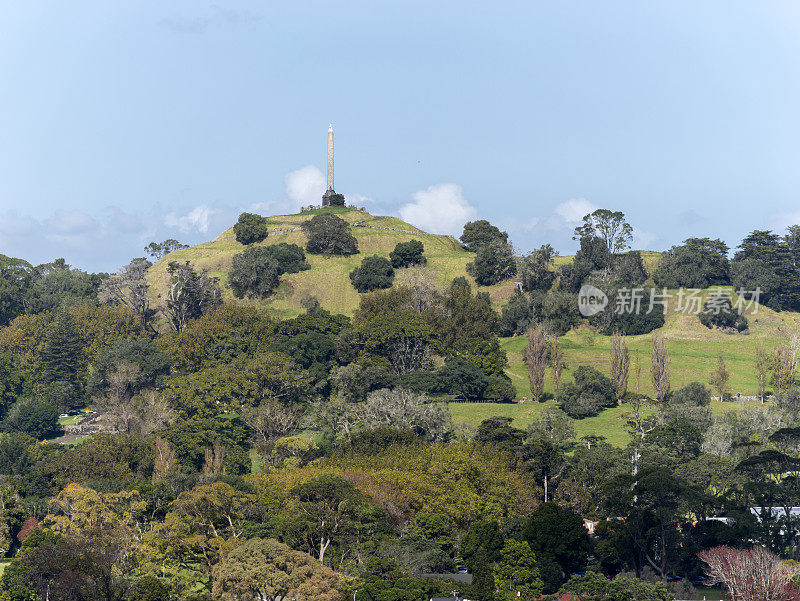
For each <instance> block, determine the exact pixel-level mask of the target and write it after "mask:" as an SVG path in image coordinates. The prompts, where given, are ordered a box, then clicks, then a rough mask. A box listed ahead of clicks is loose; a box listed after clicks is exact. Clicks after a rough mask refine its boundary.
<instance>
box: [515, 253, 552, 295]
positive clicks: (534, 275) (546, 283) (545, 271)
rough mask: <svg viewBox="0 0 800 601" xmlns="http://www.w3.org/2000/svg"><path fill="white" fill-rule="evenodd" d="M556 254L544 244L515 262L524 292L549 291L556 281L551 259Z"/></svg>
mask: <svg viewBox="0 0 800 601" xmlns="http://www.w3.org/2000/svg"><path fill="white" fill-rule="evenodd" d="M557 256H558V252H557V251H556V250H555V249H554V248H553V247H552V246H550V245H549V244H545V245H543V246H541V247H539V248H537V249H536V250H534V251H531V252H529V253H528V254H527V255H525V256H524V257H520V258H519V259H518V260H517V271H518V273H519V279H520V281H521V282H522V289H523V290H524V291H525V292H530V291H531V290H550V287H551V286H552V285H553V282H554V281H555V279H556V271H555V269H553V258H554V257H557Z"/></svg>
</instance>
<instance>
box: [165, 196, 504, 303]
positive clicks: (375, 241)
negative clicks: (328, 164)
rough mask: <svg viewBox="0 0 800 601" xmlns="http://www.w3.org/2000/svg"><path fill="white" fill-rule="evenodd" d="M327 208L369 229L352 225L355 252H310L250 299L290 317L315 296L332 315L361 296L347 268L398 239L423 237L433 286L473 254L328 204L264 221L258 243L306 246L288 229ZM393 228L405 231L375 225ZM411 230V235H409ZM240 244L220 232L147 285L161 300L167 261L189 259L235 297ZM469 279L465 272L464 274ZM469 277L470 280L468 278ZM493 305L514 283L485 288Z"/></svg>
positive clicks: (178, 255) (448, 240)
mask: <svg viewBox="0 0 800 601" xmlns="http://www.w3.org/2000/svg"><path fill="white" fill-rule="evenodd" d="M321 211H326V212H332V213H336V214H337V215H338V216H339V217H341V218H342V219H344V220H346V221H348V222H350V223H363V224H364V225H367V226H373V227H353V228H352V233H353V235H354V236H355V237H356V239H357V240H358V249H359V253H358V254H357V255H353V256H350V257H327V256H320V255H308V262H309V263H310V264H311V269H309V270H308V271H304V272H301V273H295V274H287V275H284V276H282V277H281V285H280V286H279V287H278V290H277V292H276V293H275V294H274V295H273V297H271V298H270V299H267V300H264V301H242V302H252V303H255V304H258V305H260V306H264V307H267V308H269V309H270V310H271V311H273V312H274V313H275V314H276V315H277V316H279V317H282V318H285V317H293V316H295V315H297V314H298V313H300V312H301V311H302V308H301V305H300V300H301V299H302V298H303V297H304V296H306V295H313V296H315V297H317V299H319V301H320V302H321V303H322V306H323V307H324V308H325V309H328V310H329V311H332V312H334V313H343V314H345V315H351V314H352V313H353V311H354V310H355V308H356V307H357V306H358V302H359V294H358V292H356V291H355V289H354V288H353V286H352V285H351V283H350V276H349V274H350V272H351V271H352V270H353V269H354V268H355V267H357V266H358V265H360V263H361V260H362V259H363V258H364V257H365V256H367V255H372V254H378V255H381V256H385V257H388V256H389V253H390V252H391V251H392V250H394V247H395V245H396V244H397V243H398V242H407V241H409V240H412V239H415V238H416V239H418V240H421V241H422V243H423V244H424V246H425V256H426V257H427V259H428V268H429V270H430V272H431V274H432V276H433V277H434V278H435V280H436V282H437V284H439V285H441V286H444V285H446V284H448V283H449V282H451V281H452V280H453V278H456V277H458V276H467V273H466V265H467V263H469V262H470V261H471V260H472V258H473V257H474V255H472V254H471V253H468V252H466V251H465V250H464V249H463V248H462V247H461V244H460V243H459V242H458V241H457V240H456V239H455V238H452V237H450V236H436V235H430V234H426V233H425V232H423V231H422V230H420V229H418V228H416V227H414V226H412V225H409V224H408V223H405V222H403V221H401V220H400V219H397V218H396V217H376V216H373V215H370V214H369V213H366V212H363V211H359V210H357V209H349V208H331V209H321V210H317V211H311V212H308V213H300V214H296V215H279V216H274V217H270V218H269V219H268V227H269V229H270V232H273V233H274V234H275V235H270V236H269V237H268V238H267V239H266V240H264V241H263V242H261V243H260V244H262V245H269V244H277V243H279V242H287V243H294V244H299V245H301V246H305V242H306V236H305V235H304V234H303V232H302V231H287V230H292V229H293V228H297V227H299V226H300V224H301V223H302V222H303V221H305V220H308V219H310V218H311V217H313V216H314V215H315V214H317V213H319V212H321ZM376 227H381V228H384V227H386V228H396V229H400V230H405V231H403V232H399V231H392V230H385V229H375V228H376ZM407 232H411V233H407ZM244 248H245V247H244V246H243V245H242V244H239V243H238V242H237V241H236V238H235V236H234V234H233V228H231V229H228V230H226V231H224V232H223V233H222V234H220V235H219V236H217V237H216V238H215V239H214V240H213V241H211V242H207V243H205V244H200V245H198V246H194V247H192V248H188V249H184V250H178V251H175V252H173V253H171V254H169V255H167V256H166V257H164V258H163V259H161V260H160V261H159V262H158V263H156V264H155V265H154V266H153V267H152V268H151V269H150V276H149V277H150V284H151V290H152V295H153V297H154V302H155V303H156V304H160V303H161V302H163V301H162V299H163V295H164V291H165V290H166V287H167V265H168V263H169V262H170V261H179V262H181V261H189V262H191V263H192V264H193V265H194V266H195V267H197V268H200V269H207V270H208V271H209V273H210V274H211V275H212V276H214V277H217V278H219V282H220V285H221V286H222V289H223V295H224V297H225V300H226V301H230V300H232V299H233V295H232V294H231V291H230V288H229V287H228V281H227V280H228V270H229V269H230V266H231V262H232V261H233V256H234V255H235V254H237V253H240V252H242V251H243V250H244ZM403 271H404V270H402V269H401V270H398V273H397V276H396V277H397V278H398V279H402V278H403V277H404V276H403ZM467 277H468V276H467ZM470 279H471V278H470ZM480 289H481V290H486V291H488V292H489V294H490V296H491V297H492V300H493V302H494V303H495V304H497V305H499V304H501V303H503V302H504V301H505V300H507V299H508V298H509V297H510V296H511V294H512V293H513V291H514V284H513V282H505V283H503V284H499V285H497V286H491V287H488V288H484V287H480Z"/></svg>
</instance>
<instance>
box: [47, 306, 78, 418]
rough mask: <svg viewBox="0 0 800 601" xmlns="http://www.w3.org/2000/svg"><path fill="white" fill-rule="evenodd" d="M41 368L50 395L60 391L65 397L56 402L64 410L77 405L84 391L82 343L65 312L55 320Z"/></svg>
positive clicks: (72, 320) (48, 337)
mask: <svg viewBox="0 0 800 601" xmlns="http://www.w3.org/2000/svg"><path fill="white" fill-rule="evenodd" d="M40 364H41V373H40V378H41V381H42V383H43V384H45V386H46V387H47V388H48V389H49V390H50V392H52V390H53V388H55V387H58V388H59V390H63V391H64V393H65V394H64V395H63V396H62V397H61V398H54V399H53V400H54V401H55V402H56V403H57V404H60V405H61V406H62V407H64V408H67V407H70V406H75V405H76V404H78V402H79V397H80V395H81V393H82V389H83V386H82V384H83V373H82V372H83V370H84V369H85V357H84V353H83V341H82V340H81V337H80V335H79V333H78V329H77V324H76V323H75V320H74V319H73V317H72V315H70V314H69V313H67V312H66V311H62V312H61V313H59V314H58V315H57V316H56V318H55V320H54V322H53V325H52V328H51V329H50V330H49V331H48V333H47V337H46V338H45V342H44V348H43V349H42V352H41V356H40ZM59 396H61V395H59Z"/></svg>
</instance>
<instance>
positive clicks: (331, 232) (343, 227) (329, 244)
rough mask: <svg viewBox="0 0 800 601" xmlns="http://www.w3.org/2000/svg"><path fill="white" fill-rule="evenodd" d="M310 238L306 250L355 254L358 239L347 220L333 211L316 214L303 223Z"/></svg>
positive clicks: (318, 253)
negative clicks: (352, 232) (351, 231)
mask: <svg viewBox="0 0 800 601" xmlns="http://www.w3.org/2000/svg"><path fill="white" fill-rule="evenodd" d="M302 228H303V233H305V235H306V236H307V238H308V241H307V242H306V250H307V251H308V252H310V253H312V254H317V255H354V254H356V253H357V252H358V241H357V240H356V239H355V237H354V236H353V234H351V233H350V227H349V226H348V225H347V222H346V221H345V220H344V219H341V218H340V217H337V216H336V215H333V214H331V213H321V214H319V215H314V217H312V218H311V219H309V220H308V221H304V222H303V224H302Z"/></svg>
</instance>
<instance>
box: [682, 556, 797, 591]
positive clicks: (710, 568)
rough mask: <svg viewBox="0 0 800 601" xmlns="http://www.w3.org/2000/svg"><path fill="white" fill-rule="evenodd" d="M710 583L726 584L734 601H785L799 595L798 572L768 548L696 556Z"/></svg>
mask: <svg viewBox="0 0 800 601" xmlns="http://www.w3.org/2000/svg"><path fill="white" fill-rule="evenodd" d="M697 556H698V557H699V558H700V559H701V560H702V561H703V563H705V564H706V573H707V574H708V576H709V578H711V580H713V581H715V582H718V583H721V584H724V585H725V588H726V590H727V591H728V593H729V594H730V596H731V599H732V600H733V601H750V600H751V599H758V600H759V601H762V600H763V601H785V600H788V599H794V598H796V596H797V592H796V590H793V589H794V586H793V584H792V582H791V579H792V577H793V576H794V575H795V574H796V573H797V569H796V568H794V567H791V566H789V565H788V564H787V563H785V562H782V561H781V560H780V558H778V557H777V556H776V555H774V554H772V553H770V552H769V551H768V550H767V549H765V548H764V547H760V546H755V547H753V548H752V549H735V548H732V547H725V546H720V547H714V548H713V549H706V550H704V551H701V552H700V553H698V554H697Z"/></svg>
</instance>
